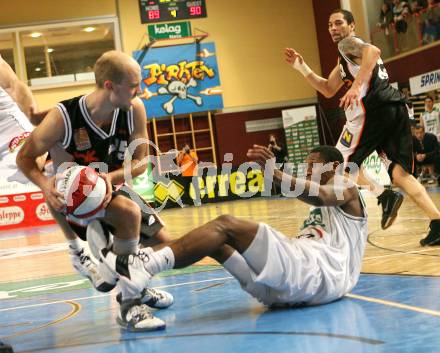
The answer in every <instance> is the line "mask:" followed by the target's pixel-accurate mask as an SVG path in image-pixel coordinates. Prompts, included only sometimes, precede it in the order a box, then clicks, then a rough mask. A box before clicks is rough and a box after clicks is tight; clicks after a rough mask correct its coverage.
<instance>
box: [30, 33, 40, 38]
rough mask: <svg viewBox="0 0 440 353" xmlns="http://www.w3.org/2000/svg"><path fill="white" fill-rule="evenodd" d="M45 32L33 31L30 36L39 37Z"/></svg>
mask: <svg viewBox="0 0 440 353" xmlns="http://www.w3.org/2000/svg"><path fill="white" fill-rule="evenodd" d="M42 35H43V34H42V33H40V32H32V33H31V34H30V36H31V37H32V38H38V37H41V36H42Z"/></svg>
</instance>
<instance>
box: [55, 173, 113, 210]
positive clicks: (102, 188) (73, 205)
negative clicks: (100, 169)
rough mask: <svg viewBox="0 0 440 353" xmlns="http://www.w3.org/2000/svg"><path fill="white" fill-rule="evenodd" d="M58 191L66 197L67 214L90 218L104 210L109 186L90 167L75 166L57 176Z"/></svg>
mask: <svg viewBox="0 0 440 353" xmlns="http://www.w3.org/2000/svg"><path fill="white" fill-rule="evenodd" d="M56 188H57V190H58V191H59V192H60V193H62V194H63V195H64V201H65V203H66V211H65V213H66V214H69V215H73V216H75V217H77V218H90V217H92V216H94V215H95V214H96V213H98V212H99V211H100V210H101V209H102V204H103V202H104V198H105V195H106V192H107V184H106V182H105V180H104V179H103V178H101V177H100V176H99V175H98V173H97V172H96V171H95V170H94V169H92V168H89V167H84V166H74V167H70V168H68V169H66V170H65V171H64V172H63V173H61V174H60V175H59V176H57V179H56Z"/></svg>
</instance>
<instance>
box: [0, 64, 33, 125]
mask: <svg viewBox="0 0 440 353" xmlns="http://www.w3.org/2000/svg"><path fill="white" fill-rule="evenodd" d="M0 86H1V87H2V88H3V89H4V90H5V91H6V92H7V93H8V94H9V95H10V96H11V98H12V99H13V100H14V101H15V102H16V103H17V104H18V106H19V108H20V109H21V111H22V112H23V113H25V114H26V116H28V117H29V116H30V115H31V109H35V107H36V103H35V100H34V97H33V95H32V92H31V90H30V89H29V87H28V86H27V85H26V84H25V83H23V82H22V81H20V79H19V78H18V77H17V75H16V74H15V72H14V70H12V68H11V67H10V66H9V64H8V63H7V62H6V61H5V60H3V58H2V57H1V56H0Z"/></svg>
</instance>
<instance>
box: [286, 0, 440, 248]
mask: <svg viewBox="0 0 440 353" xmlns="http://www.w3.org/2000/svg"><path fill="white" fill-rule="evenodd" d="M354 27H355V24H354V18H353V15H352V13H351V12H349V11H346V10H341V9H338V10H335V11H333V13H332V14H331V15H330V18H329V23H328V29H329V32H330V35H331V37H332V40H333V42H334V43H336V44H337V45H338V50H339V59H338V62H337V65H336V66H335V68H334V69H333V70H332V72H331V73H330V75H329V77H328V78H327V79H326V78H323V77H321V76H319V75H317V74H316V73H314V72H313V71H312V70H311V69H310V67H309V66H308V65H307V64H306V63H305V61H304V59H303V57H302V56H301V55H300V54H299V53H298V52H297V51H295V50H294V49H292V48H286V51H285V57H286V61H287V62H288V63H289V64H290V65H292V67H293V68H294V69H296V70H298V71H299V72H300V73H301V74H302V75H303V76H304V77H305V79H306V80H307V82H308V83H309V84H310V85H311V86H312V87H313V88H315V89H316V90H317V91H319V92H320V93H322V94H323V95H324V96H325V97H327V98H329V97H333V96H334V95H335V94H336V93H337V92H338V91H339V89H340V88H341V87H342V86H343V85H344V83H345V84H346V86H347V87H348V91H347V92H346V93H345V95H344V96H343V97H342V98H341V101H340V107H341V108H343V109H344V110H345V115H346V118H347V122H346V124H345V126H344V129H343V132H342V134H341V136H340V138H339V141H338V143H337V145H336V147H337V148H338V149H339V150H340V151H341V153H342V154H343V156H344V159H345V161H346V162H354V163H356V164H357V165H358V166H359V167H360V166H361V163H362V162H363V161H364V159H365V158H366V157H367V156H369V155H370V154H371V153H372V152H373V151H375V150H376V151H377V152H378V153H379V155H381V156H383V157H384V163H385V165H386V167H387V170H388V174H389V175H390V178H391V180H392V182H393V183H394V184H395V185H397V186H399V187H400V188H401V189H403V190H404V191H405V192H406V193H407V194H408V195H409V196H410V197H411V198H412V199H413V200H414V201H415V202H416V203H417V205H418V206H419V207H420V208H421V209H422V210H423V211H424V212H425V213H426V215H427V216H428V217H429V218H430V220H431V223H430V231H429V233H428V235H427V236H426V237H425V238H424V239H422V240H421V241H420V243H421V245H438V244H440V212H439V210H438V209H437V207H436V206H435V204H434V203H433V201H432V200H431V198H430V197H429V195H428V194H427V192H426V190H425V188H424V187H423V186H422V185H421V184H420V183H419V182H418V181H417V180H416V179H415V178H414V177H413V176H412V175H411V172H412V168H413V159H412V158H413V157H412V141H411V132H410V131H411V129H410V121H409V116H408V110H407V107H406V104H405V103H406V102H405V97H404V96H403V95H402V94H401V93H400V92H399V91H398V90H396V89H394V88H393V87H391V86H390V84H389V82H388V74H387V72H386V70H385V67H384V66H383V62H382V60H381V58H380V49H379V48H377V47H375V46H374V45H371V44H368V43H365V42H363V41H362V40H361V39H360V38H358V37H356V36H355V33H354ZM359 181H360V183H361V184H366V185H368V186H370V190H372V191H373V192H376V193H377V195H378V201H379V204H382V210H383V215H382V222H381V225H382V228H384V229H385V228H387V227H389V226H390V225H391V224H392V222H393V221H394V219H395V218H396V216H397V210H398V208H399V207H400V205H401V203H402V200H403V196H402V195H401V194H399V193H396V192H394V191H392V190H385V189H384V188H383V186H380V185H377V184H376V185H375V184H374V183H373V182H372V181H371V180H369V179H368V178H367V177H366V176H365V175H364V174H363V172H362V170H360V173H359Z"/></svg>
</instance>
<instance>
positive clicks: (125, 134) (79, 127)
mask: <svg viewBox="0 0 440 353" xmlns="http://www.w3.org/2000/svg"><path fill="white" fill-rule="evenodd" d="M85 97H86V96H79V97H75V98H72V99H68V100H65V101H62V102H60V103H58V104H57V108H58V109H59V111H60V112H61V116H62V117H63V120H64V127H65V134H64V139H63V141H62V143H61V144H60V146H61V147H62V148H63V149H64V150H65V151H66V152H67V153H68V154H69V155H71V156H72V157H73V162H76V163H77V164H79V165H89V164H90V163H97V162H101V163H102V162H103V163H105V164H106V165H107V168H108V172H111V171H113V170H115V169H118V168H120V167H121V166H122V163H123V162H124V156H125V150H126V149H127V146H128V142H129V137H130V135H131V133H132V132H133V109H130V110H129V111H123V110H121V109H116V110H115V111H114V112H113V120H112V122H111V127H110V130H109V131H108V132H106V131H104V130H102V129H101V128H100V127H99V126H97V125H96V124H95V122H94V121H93V120H92V118H91V117H90V114H89V112H88V110H87V106H86V100H85ZM102 171H103V170H102Z"/></svg>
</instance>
